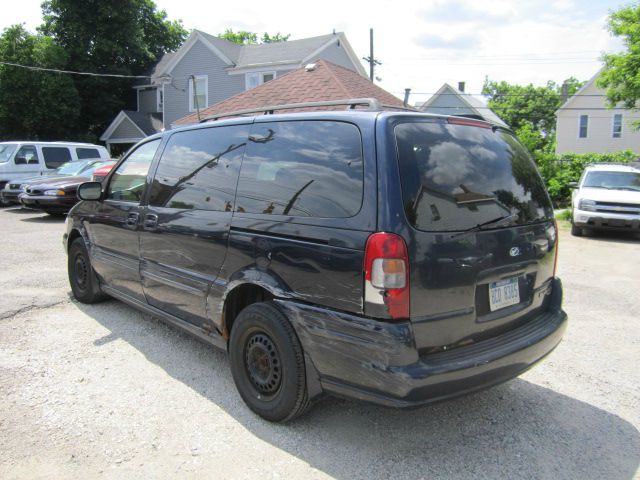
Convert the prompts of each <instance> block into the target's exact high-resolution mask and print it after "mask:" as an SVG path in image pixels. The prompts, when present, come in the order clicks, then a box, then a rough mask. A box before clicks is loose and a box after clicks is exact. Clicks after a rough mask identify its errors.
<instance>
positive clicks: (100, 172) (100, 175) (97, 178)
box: [91, 162, 115, 182]
mask: <svg viewBox="0 0 640 480" xmlns="http://www.w3.org/2000/svg"><path fill="white" fill-rule="evenodd" d="M114 165H115V162H113V163H109V164H107V165H104V166H102V167H100V168H98V169H96V170H94V172H93V175H91V181H92V182H101V181H103V180H104V179H105V178H107V175H108V174H109V172H110V171H111V169H112V168H113V166H114Z"/></svg>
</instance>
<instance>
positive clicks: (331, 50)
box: [313, 43, 356, 72]
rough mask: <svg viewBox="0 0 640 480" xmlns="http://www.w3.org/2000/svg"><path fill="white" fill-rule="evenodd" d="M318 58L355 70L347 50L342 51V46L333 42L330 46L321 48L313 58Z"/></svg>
mask: <svg viewBox="0 0 640 480" xmlns="http://www.w3.org/2000/svg"><path fill="white" fill-rule="evenodd" d="M318 59H323V60H326V61H328V62H331V63H335V64H336V65H340V66H341V67H344V68H348V69H349V70H353V71H354V72H355V71H356V69H355V67H354V66H353V62H352V61H351V59H350V58H349V55H347V52H345V51H344V48H342V47H339V46H338V45H336V44H335V43H334V44H333V45H331V46H330V47H327V48H325V49H324V50H322V51H321V52H320V53H319V54H318V55H317V56H316V58H314V59H313V60H318Z"/></svg>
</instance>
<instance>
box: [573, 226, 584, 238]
mask: <svg viewBox="0 0 640 480" xmlns="http://www.w3.org/2000/svg"><path fill="white" fill-rule="evenodd" d="M571 235H573V236H574V237H580V236H582V228H580V227H576V226H575V225H573V224H571Z"/></svg>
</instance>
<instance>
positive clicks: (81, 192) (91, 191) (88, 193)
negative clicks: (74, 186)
mask: <svg viewBox="0 0 640 480" xmlns="http://www.w3.org/2000/svg"><path fill="white" fill-rule="evenodd" d="M78 198H79V199H80V200H100V198H102V183H100V182H85V183H83V184H81V185H80V186H79V187H78Z"/></svg>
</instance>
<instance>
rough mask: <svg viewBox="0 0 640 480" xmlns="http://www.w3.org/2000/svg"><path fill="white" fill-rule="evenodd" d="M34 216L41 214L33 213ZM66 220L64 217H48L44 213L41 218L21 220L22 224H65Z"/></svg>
mask: <svg viewBox="0 0 640 480" xmlns="http://www.w3.org/2000/svg"><path fill="white" fill-rule="evenodd" d="M31 213H32V214H36V215H37V214H38V213H39V212H33V211H32V212H31ZM64 219H65V216H64V215H48V214H46V213H44V214H43V215H42V216H40V217H29V218H21V219H20V221H21V222H27V223H63V222H64Z"/></svg>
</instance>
